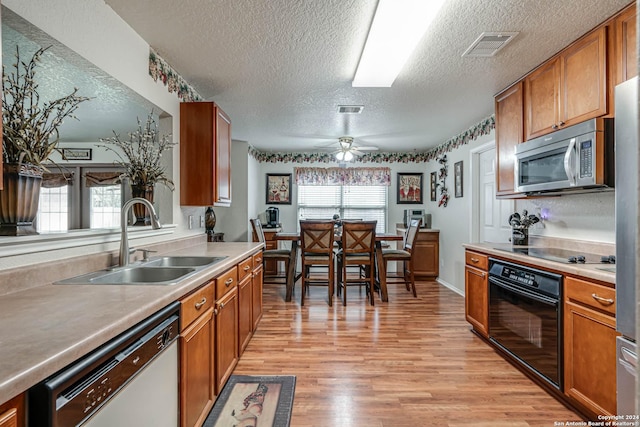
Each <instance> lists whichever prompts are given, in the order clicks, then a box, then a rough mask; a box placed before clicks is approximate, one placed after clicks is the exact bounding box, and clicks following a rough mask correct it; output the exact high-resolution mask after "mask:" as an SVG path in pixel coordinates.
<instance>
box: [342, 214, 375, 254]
mask: <svg viewBox="0 0 640 427" xmlns="http://www.w3.org/2000/svg"><path fill="white" fill-rule="evenodd" d="M377 224H378V221H345V220H343V221H342V251H343V252H344V253H345V254H347V255H348V254H357V253H360V254H364V253H367V254H369V253H373V251H374V249H375V242H376V226H377Z"/></svg>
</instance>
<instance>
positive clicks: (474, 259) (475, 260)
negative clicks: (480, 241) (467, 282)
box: [471, 258, 480, 263]
mask: <svg viewBox="0 0 640 427" xmlns="http://www.w3.org/2000/svg"><path fill="white" fill-rule="evenodd" d="M471 262H475V263H479V262H480V260H479V259H478V258H471Z"/></svg>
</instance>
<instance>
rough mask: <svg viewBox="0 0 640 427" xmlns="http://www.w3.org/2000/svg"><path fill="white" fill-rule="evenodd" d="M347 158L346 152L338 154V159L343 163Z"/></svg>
mask: <svg viewBox="0 0 640 427" xmlns="http://www.w3.org/2000/svg"><path fill="white" fill-rule="evenodd" d="M344 158H345V153H344V152H342V151H341V152H339V153H337V154H336V159H338V160H340V161H342V160H343V159H344Z"/></svg>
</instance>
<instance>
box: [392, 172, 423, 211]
mask: <svg viewBox="0 0 640 427" xmlns="http://www.w3.org/2000/svg"><path fill="white" fill-rule="evenodd" d="M422 175H423V174H422V173H398V191H397V194H398V204H411V203H414V204H420V203H423V199H422Z"/></svg>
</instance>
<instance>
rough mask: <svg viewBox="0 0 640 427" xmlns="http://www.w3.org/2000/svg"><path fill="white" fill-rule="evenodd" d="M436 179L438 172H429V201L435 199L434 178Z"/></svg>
mask: <svg viewBox="0 0 640 427" xmlns="http://www.w3.org/2000/svg"><path fill="white" fill-rule="evenodd" d="M437 179H438V173H437V172H431V175H430V186H429V191H430V192H431V201H432V202H435V201H436V187H437V185H436V180H437Z"/></svg>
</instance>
